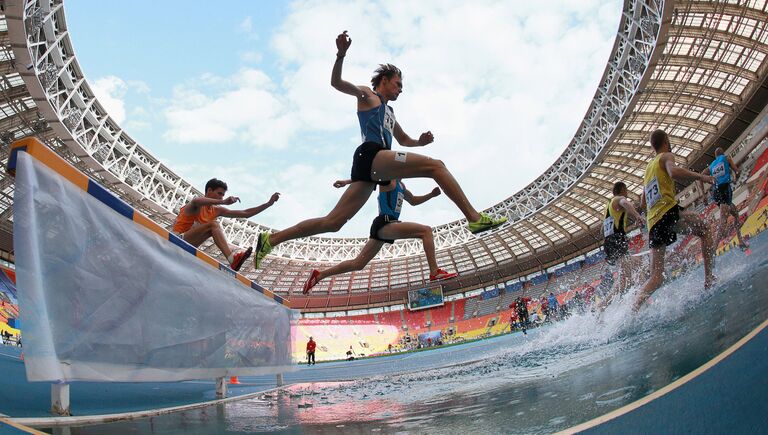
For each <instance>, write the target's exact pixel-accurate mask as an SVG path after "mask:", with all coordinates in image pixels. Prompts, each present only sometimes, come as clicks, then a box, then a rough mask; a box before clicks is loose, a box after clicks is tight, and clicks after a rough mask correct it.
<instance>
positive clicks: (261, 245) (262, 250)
mask: <svg viewBox="0 0 768 435" xmlns="http://www.w3.org/2000/svg"><path fill="white" fill-rule="evenodd" d="M270 252H272V245H270V244H269V233H268V232H266V231H265V232H263V233H261V234H259V241H258V242H257V243H256V255H254V256H253V265H254V267H255V268H256V269H258V268H259V267H261V262H262V261H263V260H264V257H266V256H267V254H269V253H270Z"/></svg>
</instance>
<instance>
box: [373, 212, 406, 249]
mask: <svg viewBox="0 0 768 435" xmlns="http://www.w3.org/2000/svg"><path fill="white" fill-rule="evenodd" d="M393 222H400V221H399V220H397V219H395V218H393V217H392V216H388V215H385V214H382V215H379V216H376V219H374V220H373V224H371V238H372V239H374V240H379V241H381V242H384V243H395V241H394V240H387V239H382V238H379V230H380V229H382V228H384V227H385V226H387V225H388V224H391V223H393Z"/></svg>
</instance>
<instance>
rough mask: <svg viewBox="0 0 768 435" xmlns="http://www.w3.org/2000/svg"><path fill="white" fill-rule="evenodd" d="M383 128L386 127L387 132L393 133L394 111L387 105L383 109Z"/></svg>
mask: <svg viewBox="0 0 768 435" xmlns="http://www.w3.org/2000/svg"><path fill="white" fill-rule="evenodd" d="M384 129H386V130H387V131H388V132H389V134H394V130H395V112H394V110H392V108H391V107H389V106H387V107H386V109H385V110H384Z"/></svg>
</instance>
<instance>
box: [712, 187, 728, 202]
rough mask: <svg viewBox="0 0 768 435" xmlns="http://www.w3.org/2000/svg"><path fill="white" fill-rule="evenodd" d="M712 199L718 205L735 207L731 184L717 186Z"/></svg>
mask: <svg viewBox="0 0 768 435" xmlns="http://www.w3.org/2000/svg"><path fill="white" fill-rule="evenodd" d="M712 199H714V200H715V202H716V203H717V205H733V190H731V183H724V184H720V185H718V186H716V187H715V188H714V189H713V191H712Z"/></svg>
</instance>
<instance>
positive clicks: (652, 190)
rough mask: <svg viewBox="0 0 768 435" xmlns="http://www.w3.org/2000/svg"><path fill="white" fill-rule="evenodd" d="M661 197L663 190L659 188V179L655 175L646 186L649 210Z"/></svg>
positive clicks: (646, 200) (646, 199) (646, 201)
mask: <svg viewBox="0 0 768 435" xmlns="http://www.w3.org/2000/svg"><path fill="white" fill-rule="evenodd" d="M660 199H661V190H660V189H659V180H658V179H657V178H656V177H654V178H653V180H651V182H650V183H648V184H647V185H646V186H645V203H646V204H647V207H648V210H650V209H652V208H653V206H654V205H656V203H657V202H659V200H660Z"/></svg>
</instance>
